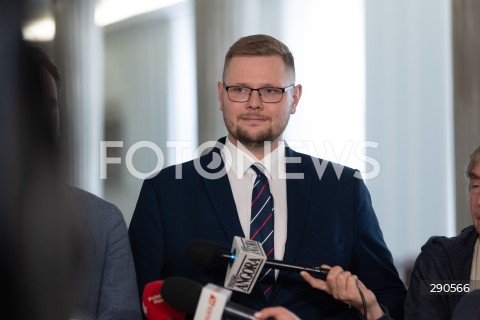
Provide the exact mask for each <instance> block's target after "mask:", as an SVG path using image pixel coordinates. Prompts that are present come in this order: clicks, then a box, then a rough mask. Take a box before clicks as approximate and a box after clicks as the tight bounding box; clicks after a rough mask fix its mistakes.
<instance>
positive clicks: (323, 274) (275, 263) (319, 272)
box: [265, 259, 330, 280]
mask: <svg viewBox="0 0 480 320" xmlns="http://www.w3.org/2000/svg"><path fill="white" fill-rule="evenodd" d="M265 267H270V268H273V269H278V270H286V271H296V272H300V271H307V272H309V273H311V274H312V275H314V276H316V277H317V278H320V279H322V280H325V279H327V274H328V272H329V271H330V269H325V268H320V267H313V268H308V267H302V266H296V265H291V264H287V263H284V262H283V261H279V260H270V259H267V261H266V262H265Z"/></svg>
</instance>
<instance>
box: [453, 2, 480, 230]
mask: <svg viewBox="0 0 480 320" xmlns="http://www.w3.org/2000/svg"><path fill="white" fill-rule="evenodd" d="M452 10H453V13H452V17H453V21H452V26H453V36H454V37H453V69H454V99H453V103H454V115H453V117H454V121H455V173H456V181H455V188H456V195H457V201H456V211H457V231H460V230H461V229H463V228H464V227H466V226H468V225H470V224H471V223H472V218H471V215H470V209H469V207H468V193H467V183H466V180H465V174H464V172H465V166H466V164H467V162H468V159H469V156H470V153H472V151H473V149H475V147H476V146H478V145H479V144H480V125H479V124H480V36H479V32H480V2H478V1H474V0H453V1H452Z"/></svg>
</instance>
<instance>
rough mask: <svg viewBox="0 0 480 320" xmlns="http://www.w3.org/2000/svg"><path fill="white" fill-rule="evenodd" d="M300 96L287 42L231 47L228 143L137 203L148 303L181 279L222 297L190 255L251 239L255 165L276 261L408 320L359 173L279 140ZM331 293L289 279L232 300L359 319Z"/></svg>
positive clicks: (215, 273)
mask: <svg viewBox="0 0 480 320" xmlns="http://www.w3.org/2000/svg"><path fill="white" fill-rule="evenodd" d="M301 95H302V86H301V85H300V84H295V67H294V60H293V56H292V54H291V52H290V51H289V49H288V48H287V47H286V46H285V45H284V44H283V43H282V42H280V41H278V40H277V39H275V38H272V37H270V36H267V35H253V36H248V37H244V38H241V39H239V40H238V41H237V42H235V43H234V44H233V45H232V47H231V48H230V49H229V51H228V52H227V55H226V57H225V64H224V72H223V80H222V81H219V82H218V99H219V103H220V111H222V112H223V118H224V122H225V125H226V128H227V130H228V136H227V137H224V138H221V139H220V140H219V141H217V143H216V144H215V146H214V147H213V148H212V150H211V151H210V152H208V153H207V154H205V155H203V156H201V157H200V158H197V159H195V160H193V161H190V162H186V163H183V164H180V165H177V166H172V167H168V168H166V169H164V170H162V171H161V172H160V173H159V174H158V175H157V176H155V177H153V178H150V179H147V180H145V182H144V184H143V186H142V189H141V191H140V195H139V199H138V202H137V205H136V208H135V212H134V214H133V218H132V221H131V224H130V228H129V235H130V243H131V246H132V251H133V256H134V261H135V267H136V271H137V281H138V285H139V290H140V291H142V290H143V288H144V286H145V284H146V283H148V282H150V281H154V280H158V279H164V278H166V277H169V276H174V275H175V276H183V277H188V278H191V279H194V280H196V281H198V282H201V283H203V284H206V283H209V282H210V283H215V284H218V285H223V282H224V279H225V272H226V266H216V267H212V268H205V267H200V266H198V265H195V264H194V263H192V262H191V261H189V259H188V258H187V257H186V249H187V247H188V245H189V243H190V241H191V240H192V239H194V238H200V239H207V240H211V241H214V242H216V243H218V244H219V245H220V246H221V247H223V248H226V249H228V248H230V247H231V245H232V240H233V237H234V236H240V237H246V238H249V237H250V222H251V221H250V220H251V213H250V211H251V207H250V205H251V203H250V202H251V200H252V185H253V184H254V181H255V178H256V176H257V173H256V171H254V170H253V169H252V168H251V167H250V166H251V165H252V164H256V165H257V167H258V168H260V171H261V172H262V173H264V174H265V176H266V177H267V178H268V185H269V189H270V193H271V196H272V197H273V203H274V209H272V212H274V216H273V220H274V226H273V231H274V232H272V233H271V234H273V237H274V250H272V255H271V256H270V257H271V258H274V259H277V260H284V261H286V262H288V263H292V264H296V265H302V266H310V267H313V266H320V265H329V266H335V267H336V270H337V271H338V272H337V271H336V272H335V278H330V281H329V283H330V284H331V283H333V282H335V279H336V277H337V275H336V274H340V273H341V272H343V270H348V271H349V272H351V273H353V274H356V275H357V276H358V278H359V279H361V281H362V282H363V284H365V286H366V288H369V289H370V290H371V292H372V293H373V297H374V298H376V301H378V303H379V305H380V306H381V309H382V312H383V313H385V314H389V315H390V316H392V317H393V318H395V319H401V318H403V311H402V310H403V302H404V297H405V287H404V285H403V283H402V281H401V280H400V278H399V277H398V273H397V270H396V269H395V267H394V264H393V261H392V256H391V253H390V252H389V250H388V248H387V246H386V244H385V242H384V240H383V235H382V232H381V230H380V227H379V224H378V221H377V218H376V216H375V213H374V211H373V208H372V204H371V200H370V196H369V193H368V190H367V188H366V186H365V184H364V183H363V180H362V179H361V177H360V175H359V173H358V172H357V171H355V170H353V169H350V168H347V167H343V168H342V167H341V166H339V165H337V164H332V163H330V162H328V161H325V160H322V159H318V158H313V157H311V156H308V155H305V154H301V153H297V152H295V151H293V150H292V149H290V148H289V147H288V145H287V143H286V142H285V141H284V140H283V138H282V134H283V132H284V130H285V128H286V126H287V123H288V120H289V117H290V115H291V114H294V113H295V112H296V110H297V105H298V102H299V100H300V97H301ZM339 168H340V169H341V170H339ZM340 171H341V174H340V173H339V172H340ZM337 173H338V175H337ZM269 199H270V198H269ZM332 274H333V273H332ZM332 289H333V288H331V287H330V288H329V289H326V290H325V291H321V290H317V289H313V288H312V287H311V286H310V285H308V284H307V283H306V282H305V281H304V280H303V279H302V277H301V276H300V274H299V273H297V272H289V271H280V272H276V273H275V277H274V285H273V287H272V288H271V290H269V294H268V295H264V293H263V292H262V291H260V290H259V289H258V288H257V287H255V288H254V290H253V291H252V293H251V294H244V293H239V292H234V294H233V297H232V299H233V301H235V302H237V303H240V304H242V305H245V306H248V307H250V308H252V309H256V310H260V309H263V308H265V307H268V306H277V305H280V306H283V307H286V308H287V309H289V310H290V311H291V312H293V313H295V314H296V315H298V316H299V317H300V318H302V319H323V318H329V317H331V318H335V319H340V318H343V319H356V318H358V316H359V313H358V311H357V310H356V309H355V308H350V305H349V304H347V303H344V302H342V301H340V300H336V299H335V298H333V296H332V295H330V294H328V293H332V294H334V292H333V291H334V290H332ZM334 295H335V294H334ZM339 298H340V297H339ZM369 301H370V300H369Z"/></svg>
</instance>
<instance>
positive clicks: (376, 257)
mask: <svg viewBox="0 0 480 320" xmlns="http://www.w3.org/2000/svg"><path fill="white" fill-rule="evenodd" d="M355 180H356V182H355V183H356V186H355V189H356V197H355V198H356V200H355V201H356V203H355V210H356V215H355V217H356V219H357V221H355V224H357V227H356V228H355V230H356V232H357V234H356V236H355V238H356V241H355V243H356V245H355V251H356V254H355V257H356V258H355V259H356V261H355V262H354V264H355V265H356V266H354V269H355V270H357V275H358V277H359V279H360V280H362V282H363V283H364V284H365V286H367V288H369V289H370V290H372V292H373V293H374V294H375V296H376V298H377V301H378V303H379V304H380V305H382V306H383V307H384V308H386V311H387V312H388V314H389V315H390V316H391V317H392V318H394V319H403V305H404V301H405V294H406V289H405V285H404V284H403V282H402V280H401V279H400V277H399V275H398V272H397V269H396V268H395V265H394V263H393V258H392V255H391V253H390V251H389V249H388V247H387V245H386V244H385V241H384V239H383V234H382V231H381V229H380V226H379V223H378V220H377V217H376V215H375V212H374V210H373V207H372V204H371V200H370V195H369V192H368V190H367V188H366V186H365V183H364V182H363V180H362V179H355Z"/></svg>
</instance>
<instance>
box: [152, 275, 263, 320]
mask: <svg viewBox="0 0 480 320" xmlns="http://www.w3.org/2000/svg"><path fill="white" fill-rule="evenodd" d="M161 294H162V297H163V298H164V299H165V301H167V302H168V304H170V305H171V306H172V307H173V308H175V309H177V310H181V311H183V312H185V313H187V314H195V317H194V318H193V320H207V319H208V320H221V319H230V320H255V317H254V314H255V312H256V311H255V310H253V309H250V308H247V307H244V306H242V305H239V304H237V303H234V302H231V301H229V300H230V297H231V295H232V291H230V290H227V289H225V288H222V287H219V286H216V285H214V284H211V283H209V284H207V285H206V286H205V287H202V285H201V284H199V283H198V282H195V281H193V280H190V279H187V278H182V277H169V278H166V279H165V282H164V284H163V287H162V289H161Z"/></svg>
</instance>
